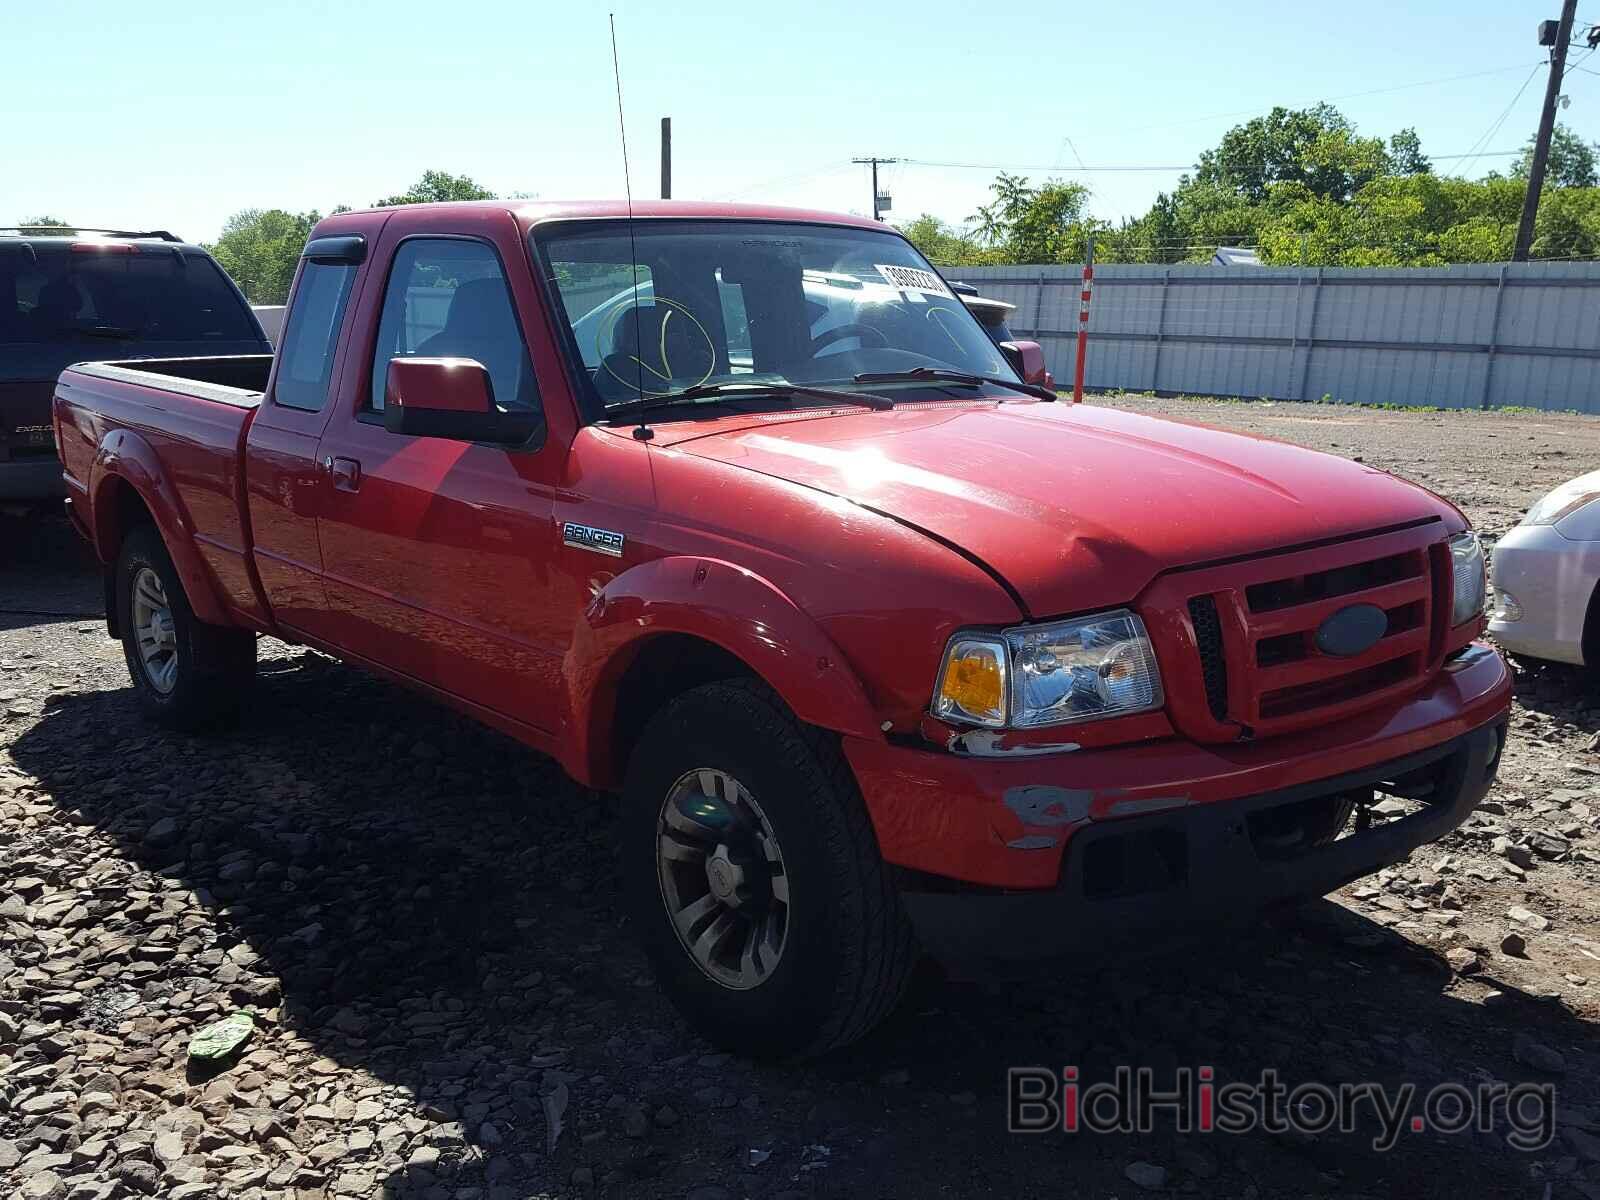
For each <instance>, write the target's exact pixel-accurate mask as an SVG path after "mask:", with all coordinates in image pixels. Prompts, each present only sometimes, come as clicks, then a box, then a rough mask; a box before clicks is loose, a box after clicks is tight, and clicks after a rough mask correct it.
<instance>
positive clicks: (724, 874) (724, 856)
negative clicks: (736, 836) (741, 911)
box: [706, 845, 744, 908]
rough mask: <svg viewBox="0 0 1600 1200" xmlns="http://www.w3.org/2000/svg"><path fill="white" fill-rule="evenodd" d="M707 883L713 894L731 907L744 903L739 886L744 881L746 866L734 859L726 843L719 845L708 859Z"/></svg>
mask: <svg viewBox="0 0 1600 1200" xmlns="http://www.w3.org/2000/svg"><path fill="white" fill-rule="evenodd" d="M706 883H707V884H709V885H710V887H711V894H712V895H713V896H715V897H716V898H717V899H718V900H720V901H721V902H722V903H723V904H726V905H728V906H729V907H730V908H738V907H739V905H740V904H741V903H742V901H741V900H740V898H739V888H740V886H741V885H742V884H743V883H744V868H743V867H741V866H739V865H738V864H737V863H735V862H734V861H733V859H732V858H731V857H730V854H729V850H728V847H727V846H726V845H722V846H718V847H717V848H716V849H715V850H713V851H712V852H711V856H710V857H709V858H707V859H706Z"/></svg>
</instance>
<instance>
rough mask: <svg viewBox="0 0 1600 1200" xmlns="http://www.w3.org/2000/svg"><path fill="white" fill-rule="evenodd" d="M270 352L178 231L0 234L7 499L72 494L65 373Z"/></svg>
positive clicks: (223, 282)
mask: <svg viewBox="0 0 1600 1200" xmlns="http://www.w3.org/2000/svg"><path fill="white" fill-rule="evenodd" d="M271 350H272V347H271V345H270V344H269V343H268V342H267V339H266V336H265V335H264V334H263V333H262V332H261V325H260V323H259V322H257V320H256V318H255V314H254V313H252V312H251V311H250V306H249V304H247V303H246V302H245V298H244V296H243V295H242V294H241V293H240V291H239V289H238V288H237V287H236V286H234V283H233V280H231V279H229V278H228V276H227V274H226V273H225V272H224V271H223V270H222V268H221V267H219V266H217V264H216V262H215V261H214V260H213V259H212V257H211V256H210V255H209V254H207V253H206V252H205V251H204V250H202V249H201V248H200V247H199V246H193V245H189V244H187V243H185V242H182V241H180V240H179V239H177V238H176V237H174V236H173V235H172V234H170V233H166V232H165V231H157V232H152V233H129V232H121V231H116V230H88V229H60V228H56V227H48V228H41V227H33V226H22V227H7V228H4V229H0V501H6V500H23V501H31V500H43V499H48V498H51V497H55V496H60V495H63V494H64V491H63V488H62V482H61V466H60V464H59V463H58V462H57V461H56V447H55V440H54V438H53V436H52V433H51V424H50V397H51V393H52V391H53V390H54V388H55V381H56V376H58V375H60V374H61V372H62V370H63V369H64V368H65V367H67V366H68V365H70V364H72V363H75V362H83V361H86V360H88V361H93V360H96V359H112V358H115V359H124V358H181V357H186V356H189V355H209V354H269V353H271Z"/></svg>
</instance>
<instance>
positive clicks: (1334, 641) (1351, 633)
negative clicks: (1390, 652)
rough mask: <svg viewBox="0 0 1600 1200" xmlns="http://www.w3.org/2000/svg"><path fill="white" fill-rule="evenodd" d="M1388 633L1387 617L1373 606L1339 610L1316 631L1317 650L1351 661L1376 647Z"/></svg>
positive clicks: (1357, 606) (1356, 605)
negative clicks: (1350, 659) (1380, 639)
mask: <svg viewBox="0 0 1600 1200" xmlns="http://www.w3.org/2000/svg"><path fill="white" fill-rule="evenodd" d="M1388 632H1389V614H1388V613H1386V612H1384V611H1383V609H1381V608H1379V607H1378V606H1377V605H1376V604H1352V605H1350V606H1349V607H1348V608H1341V609H1340V610H1339V611H1338V612H1336V613H1334V614H1333V616H1331V617H1329V618H1328V619H1327V620H1326V621H1324V622H1323V623H1322V624H1321V625H1319V626H1318V627H1317V649H1318V650H1321V651H1322V652H1323V653H1324V654H1332V655H1334V656H1335V657H1337V658H1353V657H1355V656H1356V655H1357V654H1361V653H1364V652H1365V651H1367V650H1370V649H1372V647H1374V646H1376V645H1377V644H1378V639H1379V638H1381V637H1382V636H1383V635H1384V634H1386V633H1388Z"/></svg>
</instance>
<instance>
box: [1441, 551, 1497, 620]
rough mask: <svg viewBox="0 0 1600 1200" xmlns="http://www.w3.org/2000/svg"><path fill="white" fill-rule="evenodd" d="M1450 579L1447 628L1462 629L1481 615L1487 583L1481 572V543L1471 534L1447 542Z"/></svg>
mask: <svg viewBox="0 0 1600 1200" xmlns="http://www.w3.org/2000/svg"><path fill="white" fill-rule="evenodd" d="M1450 571H1451V575H1452V579H1453V585H1452V593H1453V595H1452V599H1451V602H1450V625H1451V627H1452V628H1453V627H1455V626H1457V625H1463V624H1465V623H1466V622H1468V621H1470V620H1472V618H1473V617H1476V616H1477V615H1478V614H1479V613H1481V612H1483V604H1484V600H1485V598H1486V593H1487V585H1488V581H1487V578H1486V576H1485V575H1484V569H1483V543H1482V542H1480V541H1479V540H1478V535H1477V534H1475V533H1473V532H1471V531H1470V530H1469V531H1468V532H1466V533H1458V534H1456V536H1455V537H1453V538H1451V539H1450Z"/></svg>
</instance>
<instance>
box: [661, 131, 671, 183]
mask: <svg viewBox="0 0 1600 1200" xmlns="http://www.w3.org/2000/svg"><path fill="white" fill-rule="evenodd" d="M661 198H662V199H663V200H671V199H672V118H671V117H662V118H661Z"/></svg>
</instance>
